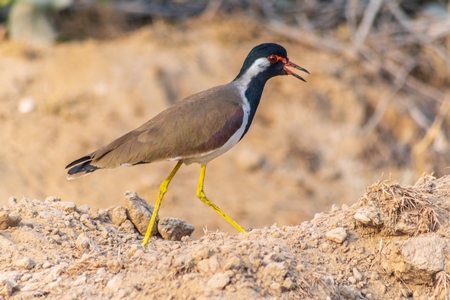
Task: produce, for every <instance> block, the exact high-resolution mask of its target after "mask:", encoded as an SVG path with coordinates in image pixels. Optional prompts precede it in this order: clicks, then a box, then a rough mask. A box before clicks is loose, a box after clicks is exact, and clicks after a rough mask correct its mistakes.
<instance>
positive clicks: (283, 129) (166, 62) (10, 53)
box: [0, 0, 450, 236]
mask: <svg viewBox="0 0 450 300" xmlns="http://www.w3.org/2000/svg"><path fill="white" fill-rule="evenodd" d="M449 10H450V5H449V2H448V1H443V0H441V1H426V0H404V1H401V0H397V1H395V0H367V1H362V0H307V1H305V0H303V1H294V0H292V1H287V0H284V1H283V0H279V1H275V0H273V1H256V0H247V1H243V0H242V1H239V0H228V1H227V0H222V1H219V0H216V1H212V0H209V1H208V0H199V1H182V0H178V1H150V0H147V1H145V0H136V1H107V0H105V1H77V0H15V1H11V0H0V182H1V185H0V205H6V204H7V200H8V198H9V197H11V196H13V197H16V198H18V199H21V198H22V197H27V198H31V199H40V200H44V199H45V198H46V197H47V196H58V197H60V198H61V199H62V200H63V201H73V202H76V203H77V204H78V205H82V204H87V205H89V206H91V207H99V208H107V207H109V206H113V205H123V199H124V193H125V192H126V191H127V190H135V191H137V192H138V194H139V195H140V196H141V197H142V198H144V199H146V200H147V202H149V203H150V204H152V205H153V204H154V201H155V199H156V196H157V193H158V187H159V184H160V183H161V182H162V180H163V179H164V178H165V177H166V176H167V175H168V173H169V172H170V171H171V169H172V168H173V166H174V163H173V162H162V163H156V164H149V165H141V166H136V167H133V168H119V169H115V170H101V171H97V172H95V173H93V174H92V175H90V176H88V177H84V178H82V179H78V180H75V181H67V180H66V179H65V177H66V171H65V170H64V167H65V166H66V165H67V164H68V163H69V162H71V161H73V160H74V159H77V158H79V157H81V156H83V155H85V154H88V153H90V152H92V151H94V150H96V149H97V148H99V147H101V146H103V145H104V144H106V143H108V142H110V141H112V140H113V139H115V138H117V137H119V136H120V135H122V134H125V133H127V132H128V131H130V130H132V129H134V128H136V127H137V126H139V125H141V124H142V123H144V122H145V121H147V120H148V119H150V118H151V117H153V116H155V115H156V114H157V113H158V112H160V111H161V110H163V109H165V108H167V107H168V106H170V105H171V104H173V103H175V102H176V101H179V100H180V99H182V98H184V97H186V96H189V95H191V94H193V93H196V92H199V91H202V90H204V89H207V88H210V87H213V86H216V85H220V84H224V83H227V82H229V81H231V80H232V79H234V78H235V76H236V75H237V73H238V71H239V69H240V67H241V64H242V62H243V60H244V58H245V57H246V55H247V54H248V52H249V51H250V49H251V48H252V47H253V46H255V45H257V44H259V43H263V42H277V43H280V44H282V45H283V46H284V47H285V48H286V49H287V51H288V54H289V57H290V59H291V60H292V61H293V62H295V63H296V64H298V65H300V66H302V67H304V68H306V69H308V70H309V71H310V73H311V75H310V76H308V75H306V76H304V77H305V79H306V80H307V81H308V82H307V83H303V82H300V81H299V80H297V79H295V78H293V77H282V78H281V77H278V78H274V79H272V80H270V81H269V82H268V84H267V85H266V89H265V92H264V94H263V99H262V101H261V104H260V106H259V109H258V112H257V114H256V117H255V119H254V122H253V125H252V127H251V129H250V131H249V133H248V134H247V135H246V136H245V138H244V139H243V140H242V141H241V142H240V143H239V144H238V145H237V146H236V147H235V148H233V149H232V150H230V151H229V152H228V153H226V154H225V155H223V156H221V157H220V158H218V159H216V160H214V161H212V162H211V163H210V164H209V165H208V170H207V176H206V183H205V192H206V194H207V195H208V196H209V197H210V198H211V200H212V201H214V202H215V203H216V204H217V205H218V206H220V207H221V208H223V209H224V210H225V211H226V212H227V213H229V214H230V215H231V216H232V217H233V218H234V219H235V220H236V221H238V223H240V224H241V225H242V226H243V227H244V228H251V227H253V228H259V227H263V226H270V225H272V224H274V223H277V224H278V225H280V226H281V225H295V224H299V223H300V222H302V221H304V220H307V219H310V218H312V217H313V216H314V214H315V213H318V212H321V211H327V210H329V209H330V208H331V207H332V205H341V204H349V205H350V204H353V203H355V202H356V201H357V200H358V198H359V196H360V195H362V194H363V193H364V191H365V188H366V187H367V186H369V185H371V184H372V183H373V182H374V181H376V180H378V179H379V178H384V179H388V178H390V179H392V180H394V181H398V182H400V183H403V184H414V182H415V181H416V180H417V179H418V178H419V177H420V175H421V174H423V173H424V172H427V173H433V174H434V175H435V176H437V177H440V176H443V175H446V174H448V173H449V172H450V170H449V167H450V141H449V139H450V128H449V125H450V117H449V112H450V53H449V52H450V51H449V50H450V17H449ZM198 173H199V166H198V165H190V166H188V167H182V168H181V169H180V172H179V173H178V174H177V176H176V177H175V178H174V180H173V181H172V184H171V186H170V188H169V192H168V193H167V194H166V198H165V201H164V202H163V205H162V209H161V212H160V215H161V216H170V217H178V218H181V219H184V220H186V221H188V222H189V223H191V224H193V225H194V226H196V228H197V230H196V234H197V236H199V235H201V234H202V230H201V228H208V230H216V229H220V230H224V231H229V232H231V233H235V229H234V228H232V227H231V226H230V225H228V223H226V222H225V221H224V220H223V219H222V218H220V217H219V216H218V215H216V213H215V212H213V211H212V210H211V209H209V208H208V207H207V206H205V205H204V204H202V203H201V202H200V201H199V200H198V199H197V198H196V197H195V191H196V186H197V179H198Z"/></svg>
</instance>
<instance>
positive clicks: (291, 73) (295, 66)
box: [283, 60, 309, 82]
mask: <svg viewBox="0 0 450 300" xmlns="http://www.w3.org/2000/svg"><path fill="white" fill-rule="evenodd" d="M286 67H293V68H296V69H297V70H300V71H303V72H305V73H308V74H309V72H308V70H306V69H304V68H302V67H300V66H298V65H296V64H294V63H293V62H291V61H288V60H286V62H285V63H284V66H283V69H284V70H285V71H286V74H287V75H292V76H294V77H295V78H298V79H300V80H301V81H304V82H306V80H305V79H303V77H302V76H300V75H298V74H295V73H294V72H292V71H291V70H289V69H287V68H286Z"/></svg>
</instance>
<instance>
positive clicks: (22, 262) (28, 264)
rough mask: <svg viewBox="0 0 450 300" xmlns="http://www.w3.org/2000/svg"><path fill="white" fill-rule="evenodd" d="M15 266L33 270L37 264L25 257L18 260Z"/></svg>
mask: <svg viewBox="0 0 450 300" xmlns="http://www.w3.org/2000/svg"><path fill="white" fill-rule="evenodd" d="M15 265H16V267H18V268H20V269H26V270H30V269H33V268H34V266H35V265H36V264H35V262H34V261H33V260H32V259H31V258H29V257H27V256H25V257H22V258H20V259H18V260H16V262H15Z"/></svg>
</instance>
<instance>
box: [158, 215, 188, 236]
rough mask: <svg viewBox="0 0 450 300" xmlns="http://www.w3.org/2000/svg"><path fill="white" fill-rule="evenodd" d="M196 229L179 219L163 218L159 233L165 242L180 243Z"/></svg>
mask: <svg viewBox="0 0 450 300" xmlns="http://www.w3.org/2000/svg"><path fill="white" fill-rule="evenodd" d="M194 230H195V227H194V226H192V225H191V224H189V223H186V222H185V221H182V220H180V219H177V218H163V219H161V221H159V223H158V231H159V233H160V234H161V236H162V237H163V238H164V239H165V240H169V241H180V240H181V238H182V237H183V236H191V234H192V232H194Z"/></svg>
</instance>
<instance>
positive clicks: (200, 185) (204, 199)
mask: <svg viewBox="0 0 450 300" xmlns="http://www.w3.org/2000/svg"><path fill="white" fill-rule="evenodd" d="M205 172H206V166H202V167H201V169H200V177H199V179H198V187H197V197H198V198H199V199H200V200H201V201H202V202H203V203H205V204H206V205H208V206H209V207H211V208H212V209H214V210H215V211H216V212H217V213H218V214H219V215H221V216H222V217H223V218H224V219H225V220H227V221H228V223H230V224H231V225H233V226H234V228H236V229H237V230H238V231H239V232H243V233H245V232H246V231H245V230H244V228H242V227H241V226H240V225H239V224H238V223H236V222H235V221H234V220H233V219H231V218H230V217H229V216H228V215H227V214H226V213H225V212H224V211H223V210H221V209H220V208H219V207H218V206H217V205H215V204H214V203H212V202H211V201H210V200H209V199H208V198H207V197H206V195H205V192H204V191H203V184H204V182H205Z"/></svg>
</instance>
